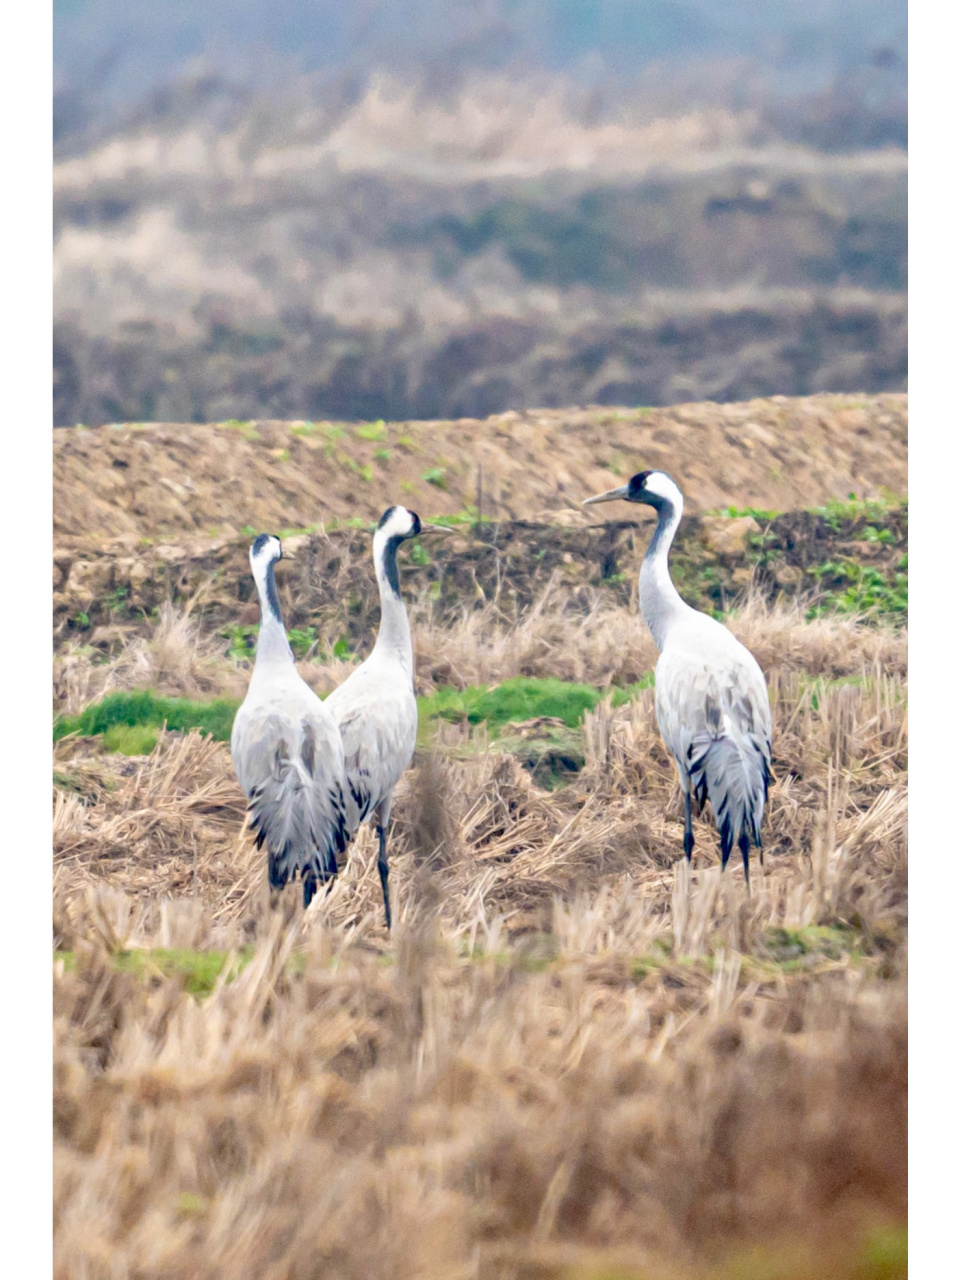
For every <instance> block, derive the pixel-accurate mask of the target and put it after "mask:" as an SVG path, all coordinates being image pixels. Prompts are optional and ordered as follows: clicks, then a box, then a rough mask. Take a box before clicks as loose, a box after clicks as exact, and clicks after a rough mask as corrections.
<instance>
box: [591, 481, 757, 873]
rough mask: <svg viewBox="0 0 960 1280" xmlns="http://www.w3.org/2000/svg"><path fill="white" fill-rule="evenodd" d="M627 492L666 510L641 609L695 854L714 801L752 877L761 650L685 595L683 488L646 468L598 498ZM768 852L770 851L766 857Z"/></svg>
mask: <svg viewBox="0 0 960 1280" xmlns="http://www.w3.org/2000/svg"><path fill="white" fill-rule="evenodd" d="M614 498H623V499H625V500H626V501H628V502H643V503H646V504H647V505H649V506H652V507H654V509H655V510H656V512H657V527H656V530H655V532H654V535H653V538H652V539H651V542H650V545H649V547H648V548H647V553H646V555H645V556H644V560H643V564H642V566H641V569H640V609H641V612H642V613H643V618H644V621H645V622H646V624H647V626H648V627H649V628H650V633H651V635H652V636H653V638H654V641H655V642H656V645H657V648H658V649H659V650H660V657H659V659H658V661H657V669H656V674H655V689H656V707H657V724H658V726H659V729H660V734H661V736H662V738H663V741H664V744H665V746H666V747H667V750H668V751H669V752H670V754H671V755H672V756H673V758H674V760H675V762H676V766H677V774H678V776H679V779H680V786H681V789H682V791H683V793H684V796H685V797H686V801H685V803H686V816H687V830H686V833H685V836H684V847H685V849H686V851H687V856H688V857H689V856H690V851H691V849H692V848H693V835H692V831H691V828H690V803H691V801H693V800H695V801H696V802H697V804H698V805H699V806H701V807H702V806H703V805H704V804H705V803H706V802H707V801H709V802H710V807H711V808H712V809H713V815H714V820H715V822H716V825H717V831H718V832H719V834H720V851H721V860H722V863H723V865H724V866H726V864H727V859H728V858H729V856H730V851H731V849H732V848H733V846H734V845H737V846H738V847H739V849H740V851H741V854H742V856H743V868H744V874H745V875H746V877H747V883H748V886H749V870H750V868H749V854H750V845H751V844H755V845H757V846H758V847H761V848H762V846H761V838H760V829H761V824H762V822H763V811H764V808H765V806H766V801H767V793H768V788H769V784H770V781H771V776H772V775H771V772H770V761H771V718H770V701H769V697H768V694H767V685H766V681H765V680H764V677H763V672H762V671H761V670H760V667H759V665H758V663H757V661H756V659H755V658H754V656H753V654H752V653H750V651H749V650H748V649H746V648H745V647H744V646H743V645H742V644H741V643H740V642H739V640H737V639H736V637H735V636H734V635H733V634H732V633H731V632H730V631H728V630H727V628H726V627H725V626H723V625H722V624H721V623H719V622H717V621H716V619H715V618H711V617H709V616H708V615H707V614H705V613H700V612H699V611H698V610H696V609H693V608H691V607H690V605H688V604H687V603H686V601H684V600H682V599H681V597H680V594H679V592H678V591H677V589H676V587H675V586H674V584H673V581H672V579H671V577H670V571H669V567H668V562H667V561H668V555H669V551H670V545H671V543H672V542H673V538H674V535H675V533H676V531H677V528H678V526H679V524H680V518H681V516H682V514H683V494H682V493H681V492H680V490H679V489H678V488H677V486H676V485H675V484H674V482H673V481H672V480H671V479H670V477H669V476H667V475H665V474H664V473H663V472H662V471H644V472H640V473H638V474H637V475H635V476H633V477H632V478H631V480H630V482H629V484H628V485H624V486H621V487H620V488H618V489H612V490H610V491H609V492H608V493H606V494H600V495H598V496H597V497H596V498H593V499H589V500H588V501H590V502H597V501H603V502H606V501H611V500H613V499H614ZM762 856H763V855H762V853H761V859H762Z"/></svg>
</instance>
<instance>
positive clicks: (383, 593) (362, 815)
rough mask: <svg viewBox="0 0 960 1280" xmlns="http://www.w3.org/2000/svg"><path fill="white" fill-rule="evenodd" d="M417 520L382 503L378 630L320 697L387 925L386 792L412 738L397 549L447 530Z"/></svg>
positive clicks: (351, 820) (376, 558)
mask: <svg viewBox="0 0 960 1280" xmlns="http://www.w3.org/2000/svg"><path fill="white" fill-rule="evenodd" d="M447 532H448V530H446V529H444V528H442V527H441V526H438V525H430V524H422V523H421V521H420V517H419V516H418V515H416V514H415V512H413V511H408V510H407V509H406V507H389V508H388V509H387V510H386V511H385V512H384V513H383V515H382V516H381V517H380V523H379V524H378V525H377V528H376V531H375V532H374V535H373V562H374V566H375V568H376V573H377V584H378V586H379V588H380V630H379V633H378V635H377V642H376V644H375V645H374V647H373V651H372V653H371V654H370V656H369V657H368V658H367V659H366V661H365V662H362V663H361V664H360V666H359V667H357V669H356V671H354V672H353V673H352V674H351V675H350V676H348V678H347V679H346V680H344V682H343V684H342V685H340V686H339V688H337V689H335V690H334V691H333V693H331V694H330V696H329V698H327V700H326V702H325V704H324V705H325V706H326V707H328V708H329V710H330V713H331V714H332V716H333V718H334V720H335V721H336V723H337V725H338V726H339V728H340V733H341V736H342V738H343V749H344V756H345V764H346V775H347V786H346V790H345V793H344V794H345V799H346V811H347V831H348V834H349V836H350V837H352V836H353V835H354V833H355V832H356V831H357V829H358V828H359V826H360V824H361V823H362V822H363V821H364V820H365V819H367V818H370V819H371V820H372V819H375V820H376V824H377V836H378V838H379V841H380V849H379V854H378V857H377V870H378V871H379V872H380V885H381V888H382V889H383V909H384V913H385V915H386V920H387V928H388V929H389V928H390V891H389V887H388V883H387V881H388V876H389V866H388V863H387V828H388V826H389V824H390V808H391V805H392V803H393V790H394V787H396V785H397V782H398V781H399V780H400V777H401V775H402V774H403V772H404V770H405V769H406V768H407V766H408V765H409V763H410V761H411V760H412V759H413V752H414V748H415V747H416V744H417V700H416V698H415V697H414V694H413V644H412V641H411V639H410V623H409V621H408V619H407V610H406V608H405V606H404V603H403V599H402V597H401V595H400V578H399V575H398V573H397V548H398V547H399V546H400V544H401V543H402V542H405V541H406V540H407V539H408V538H415V537H416V536H417V535H418V534H421V533H447Z"/></svg>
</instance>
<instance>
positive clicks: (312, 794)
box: [230, 690, 347, 897]
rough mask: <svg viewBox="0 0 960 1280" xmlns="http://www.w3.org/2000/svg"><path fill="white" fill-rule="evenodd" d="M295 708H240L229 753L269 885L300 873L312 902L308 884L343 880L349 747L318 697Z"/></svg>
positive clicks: (272, 705)
mask: <svg viewBox="0 0 960 1280" xmlns="http://www.w3.org/2000/svg"><path fill="white" fill-rule="evenodd" d="M308 692H309V690H308ZM311 697H315V695H313V694H312V693H311ZM295 702H296V705H294V706H289V705H286V706H285V705H284V703H283V701H281V700H274V701H272V702H271V703H268V704H267V705H260V706H257V705H256V704H255V705H254V706H252V707H249V708H248V707H241V708H240V711H239V712H238V713H237V719H236V721H235V722H234V729H233V735H232V737H231V742H230V751H231V755H232V756H233V761H234V767H235V768H236V771H237V777H238V778H239V780H240V785H241V786H242V787H243V789H244V791H245V792H246V794H247V798H248V802H249V803H248V809H249V812H250V824H251V826H252V828H253V830H254V831H255V832H256V835H257V845H258V847H260V846H262V845H264V844H265V845H266V846H267V853H268V869H269V879H270V884H271V885H273V886H274V887H276V888H281V887H282V886H283V885H285V884H286V882H287V880H288V879H289V877H290V876H291V875H293V874H294V873H295V872H297V871H299V872H300V874H301V879H303V880H304V886H305V897H306V896H307V883H308V879H310V880H311V881H313V880H315V879H317V878H319V879H322V880H327V879H329V878H331V877H332V876H335V875H336V873H337V854H338V853H342V852H343V850H344V849H345V848H346V844H347V834H346V821H345V809H344V797H343V778H344V772H343V746H342V743H341V741H340V737H339V734H338V733H337V728H336V725H335V724H334V723H333V721H332V718H331V717H330V716H329V715H328V714H327V713H326V711H325V710H324V708H323V704H322V703H321V702H320V700H319V699H318V698H317V699H316V704H317V705H316V707H315V708H314V707H312V706H311V705H310V704H309V702H308V701H307V700H305V699H296V700H295Z"/></svg>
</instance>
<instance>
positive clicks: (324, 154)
mask: <svg viewBox="0 0 960 1280" xmlns="http://www.w3.org/2000/svg"><path fill="white" fill-rule="evenodd" d="M55 11H56V24H57V46H56V68H57V76H58V84H59V88H58V93H57V103H56V110H55V125H56V157H57V158H56V164H55V172H54V202H55V249H54V285H55V303H54V305H55V335H54V336H55V341H54V381H55V422H56V423H57V424H60V425H65V424H72V423H75V422H85V423H88V424H98V423H104V422H110V421H141V420H166V421H178V420H179V421H210V420H217V419H227V418H251V417H272V418H294V417H304V418H325V417H338V418H345V419H357V418H364V419H369V418H379V417H386V418H393V419H404V418H424V417H458V416H478V415H479V416H482V415H485V414H489V413H496V412H501V411H503V410H505V409H507V408H524V407H531V406H560V405H568V404H586V403H596V404H653V405H655V404H667V403H674V402H677V401H680V400H692V399H707V398H710V399H717V400H731V399H747V398H750V397H753V396H762V395H771V394H791V395H802V394H809V393H812V392H817V391H822V390H830V391H838V392H844V391H858V392H862V391H869V392H877V391H884V390H902V389H904V388H905V385H906V302H905V290H906V151H905V145H906V114H905V113H906V106H905V104H906V97H905V61H904V55H905V24H904V23H903V22H902V17H903V15H902V13H901V6H900V5H895V4H887V3H881V4H876V3H874V4H870V5H867V4H865V3H854V4H847V5H840V4H837V3H834V2H833V0H820V3H815V4H812V5H810V4H807V5H803V6H800V5H799V4H794V3H787V4H782V5H771V4H769V3H766V2H761V0H740V2H739V3H737V4H734V5H732V6H729V7H728V9H725V10H724V11H723V13H722V15H721V14H719V12H715V11H714V9H713V8H711V7H708V6H706V5H703V4H699V3H689V4H677V3H660V2H659V0H656V2H651V3H648V4H645V5H627V4H624V3H619V2H614V0H595V2H594V3H589V4H578V5H573V4H564V3H560V0H554V2H553V3H549V2H548V0H541V2H540V3H537V4H534V3H532V2H531V3H523V2H518V3H514V4H507V3H505V2H503V3H499V2H492V3H490V4H487V5H481V6H479V7H477V6H466V5H460V4H458V3H452V2H451V0H444V2H443V3H441V2H440V0H436V2H435V3H433V4H427V3H421V4H415V5H412V6H410V11H409V15H408V17H409V20H407V19H406V18H405V21H404V23H403V24H402V28H403V29H402V30H400V26H401V24H399V23H398V22H397V21H396V19H395V18H394V17H392V16H391V15H392V13H393V11H392V10H391V9H390V8H389V6H384V5H383V4H378V3H369V4H365V5H362V4H354V5H352V6H351V5H348V6H340V7H339V8H334V7H333V6H332V5H327V4H323V3H321V4H316V5H312V6H308V5H304V4H302V3H292V0H290V2H288V3H281V4H279V5H276V6H273V7H272V8H271V11H270V13H269V14H266V13H260V10H259V6H256V7H255V6H253V5H250V4H243V3H240V4H233V5H231V6H229V7H228V6H226V5H225V4H219V3H212V4H209V5H206V6H204V7H203V9H202V10H199V11H197V13H196V14H193V13H192V12H191V13H190V15H189V16H185V15H187V11H186V10H185V9H184V8H183V7H182V6H174V5H171V4H169V3H165V4H161V3H157V2H154V3H147V4H144V5H141V6H136V7H135V8H134V9H131V10H129V11H128V10H127V9H124V8H121V7H120V6H119V5H117V4H115V3H113V0H71V3H69V4H67V3H64V4H60V5H58V6H55ZM405 12H406V11H405ZM637 15H640V16H639V17H638V16H637ZM901 27H902V28H903V30H901ZM197 59H200V61H197Z"/></svg>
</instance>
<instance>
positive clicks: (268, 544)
mask: <svg viewBox="0 0 960 1280" xmlns="http://www.w3.org/2000/svg"><path fill="white" fill-rule="evenodd" d="M282 559H283V548H282V547H281V545H280V539H279V538H278V537H277V536H276V534H274V533H261V534H259V535H258V537H257V538H255V539H254V543H253V546H252V547H251V548H250V563H251V564H252V565H253V564H267V563H270V564H272V563H273V562H274V561H276V560H282Z"/></svg>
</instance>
